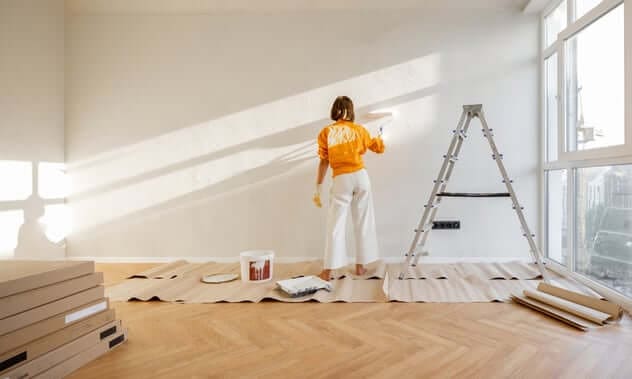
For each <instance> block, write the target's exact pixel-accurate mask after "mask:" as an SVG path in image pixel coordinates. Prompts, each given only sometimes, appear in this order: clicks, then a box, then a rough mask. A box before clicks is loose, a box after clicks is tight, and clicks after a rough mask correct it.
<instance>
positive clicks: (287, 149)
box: [69, 142, 316, 232]
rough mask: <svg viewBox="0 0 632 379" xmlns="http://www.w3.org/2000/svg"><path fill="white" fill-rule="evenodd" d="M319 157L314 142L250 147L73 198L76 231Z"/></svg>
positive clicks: (73, 217)
mask: <svg viewBox="0 0 632 379" xmlns="http://www.w3.org/2000/svg"><path fill="white" fill-rule="evenodd" d="M315 157H316V145H315V143H313V142H309V143H299V144H296V145H289V146H282V147H278V148H270V149H254V150H247V151H242V152H239V153H235V154H232V155H229V156H226V157H223V158H219V159H215V160H212V161H209V162H205V163H201V164H198V165H195V166H192V167H188V168H185V169H181V170H178V171H175V172H172V173H169V174H166V175H162V176H159V177H155V178H151V179H147V180H144V181H141V182H139V183H136V184H133V185H129V186H126V187H123V188H120V189H116V190H113V191H108V192H106V193H103V194H99V195H95V196H91V197H89V198H86V199H83V200H77V201H73V202H72V203H70V204H69V206H70V208H71V209H72V219H73V222H74V225H75V226H74V230H73V231H75V232H77V231H80V230H83V229H86V228H89V227H93V226H96V225H99V224H102V223H105V222H107V221H110V220H112V219H115V218H118V217H122V216H125V215H128V214H130V213H133V212H136V211H140V210H143V209H146V208H149V207H151V206H155V205H157V204H160V203H164V202H167V201H169V200H172V199H175V198H178V197H181V196H185V195H187V194H189V193H191V192H196V191H201V190H204V189H207V188H209V187H211V186H214V185H218V184H221V183H223V182H226V181H229V180H231V179H234V178H235V177H238V176H240V175H250V173H252V172H253V170H259V169H261V170H266V169H268V170H270V172H276V171H278V170H277V169H276V168H277V167H285V166H284V165H285V164H288V163H292V162H299V163H300V162H302V161H303V160H304V159H306V158H310V159H311V158H315ZM249 179H250V177H249ZM240 183H242V182H241V181H240ZM242 184H243V183H242Z"/></svg>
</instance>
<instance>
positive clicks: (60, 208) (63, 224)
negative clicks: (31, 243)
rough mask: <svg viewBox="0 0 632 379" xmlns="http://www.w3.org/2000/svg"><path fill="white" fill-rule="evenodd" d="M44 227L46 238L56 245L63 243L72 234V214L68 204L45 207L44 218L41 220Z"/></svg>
mask: <svg viewBox="0 0 632 379" xmlns="http://www.w3.org/2000/svg"><path fill="white" fill-rule="evenodd" d="M39 221H40V223H42V224H43V225H44V229H45V233H46V238H48V240H49V241H51V242H54V243H59V242H61V241H62V240H63V239H64V238H66V236H68V235H69V234H70V233H71V232H72V212H71V210H70V208H69V207H68V206H67V205H66V204H52V205H47V206H45V207H44V216H42V217H41V218H40V219H39Z"/></svg>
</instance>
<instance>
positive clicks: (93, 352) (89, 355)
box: [35, 331, 127, 379]
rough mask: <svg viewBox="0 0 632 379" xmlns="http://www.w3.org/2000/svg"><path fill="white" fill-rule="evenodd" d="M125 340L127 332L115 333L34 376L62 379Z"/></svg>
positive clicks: (45, 378) (44, 378) (40, 378)
mask: <svg viewBox="0 0 632 379" xmlns="http://www.w3.org/2000/svg"><path fill="white" fill-rule="evenodd" d="M126 340H127V331H124V332H123V333H117V334H114V335H112V336H111V337H108V338H107V339H106V340H104V341H102V342H99V344H97V345H96V346H94V347H92V348H90V349H88V350H86V351H83V352H81V353H79V354H77V355H75V356H74V357H72V358H70V359H68V360H66V361H64V362H62V363H60V364H58V365H57V366H54V367H52V368H51V369H49V370H47V371H44V372H42V373H41V374H39V375H37V376H35V378H37V379H59V378H63V377H65V376H67V375H69V374H70V373H72V372H73V371H76V370H78V369H79V368H81V367H83V366H85V365H87V364H88V363H90V362H92V361H93V360H95V359H97V358H99V357H100V356H102V355H104V354H105V353H107V352H108V351H110V350H112V349H114V348H116V347H118V346H120V345H121V344H122V343H123V342H125V341H126Z"/></svg>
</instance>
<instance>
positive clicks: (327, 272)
mask: <svg viewBox="0 0 632 379" xmlns="http://www.w3.org/2000/svg"><path fill="white" fill-rule="evenodd" d="M318 277H319V278H321V279H322V280H326V281H329V279H331V270H327V269H324V270H323V271H321V272H320V274H318Z"/></svg>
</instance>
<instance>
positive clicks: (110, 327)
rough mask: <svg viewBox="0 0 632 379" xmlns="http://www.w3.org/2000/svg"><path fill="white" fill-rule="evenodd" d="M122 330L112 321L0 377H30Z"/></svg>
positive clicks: (18, 378) (108, 339) (117, 323)
mask: <svg viewBox="0 0 632 379" xmlns="http://www.w3.org/2000/svg"><path fill="white" fill-rule="evenodd" d="M122 332H123V331H122V330H121V322H120V321H112V322H110V323H108V324H106V325H104V326H102V327H100V328H98V329H97V330H94V331H92V332H90V333H88V334H86V335H83V336H81V337H79V338H77V339H75V340H74V341H72V342H70V343H68V344H66V345H62V346H60V347H58V348H57V349H55V350H52V351H50V352H48V353H46V354H44V355H42V356H41V357H39V358H36V359H34V360H32V361H31V362H29V363H26V364H24V365H22V366H19V367H17V368H16V369H14V370H11V371H9V372H7V373H6V374H3V375H2V376H1V378H2V379H20V378H32V377H34V376H36V375H38V374H40V373H42V372H43V371H45V370H49V369H51V368H52V367H54V366H56V365H59V364H61V363H63V362H64V361H66V360H68V359H70V358H72V357H74V356H75V355H77V354H80V353H82V352H84V351H89V350H90V349H91V348H93V347H95V346H97V345H98V344H99V342H101V341H110V340H111V339H112V336H115V335H117V334H118V335H120V334H121V333H122Z"/></svg>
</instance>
